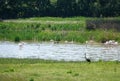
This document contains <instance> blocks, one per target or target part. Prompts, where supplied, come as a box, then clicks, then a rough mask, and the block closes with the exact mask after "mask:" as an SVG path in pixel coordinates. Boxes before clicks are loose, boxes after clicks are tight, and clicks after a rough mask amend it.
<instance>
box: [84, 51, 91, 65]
mask: <svg viewBox="0 0 120 81" xmlns="http://www.w3.org/2000/svg"><path fill="white" fill-rule="evenodd" d="M85 60H86V61H87V62H89V63H90V62H91V60H90V58H87V57H86V53H85Z"/></svg>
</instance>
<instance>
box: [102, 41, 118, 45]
mask: <svg viewBox="0 0 120 81" xmlns="http://www.w3.org/2000/svg"><path fill="white" fill-rule="evenodd" d="M104 45H106V46H116V45H118V42H116V41H115V40H109V41H106V42H105V43H104Z"/></svg>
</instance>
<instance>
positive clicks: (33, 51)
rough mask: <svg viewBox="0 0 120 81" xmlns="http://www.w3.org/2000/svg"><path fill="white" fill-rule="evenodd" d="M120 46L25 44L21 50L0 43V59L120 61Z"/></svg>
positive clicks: (8, 44) (14, 46)
mask: <svg viewBox="0 0 120 81" xmlns="http://www.w3.org/2000/svg"><path fill="white" fill-rule="evenodd" d="M119 48H120V46H118V47H112V48H106V47H104V46H101V45H88V46H87V47H86V46H85V45H79V44H52V43H26V44H25V45H24V46H23V47H22V48H21V49H20V47H19V46H18V44H16V43H13V42H9V41H7V42H0V57H1V58H40V59H45V60H65V61H85V55H84V54H85V53H86V55H87V58H90V59H91V60H93V61H98V60H105V61H108V60H111V61H113V60H120V55H119V54H120V51H119V50H120V49H119Z"/></svg>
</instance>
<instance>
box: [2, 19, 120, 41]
mask: <svg viewBox="0 0 120 81" xmlns="http://www.w3.org/2000/svg"><path fill="white" fill-rule="evenodd" d="M87 19H94V18H84V17H74V18H51V17H45V18H44V17H42V18H28V19H18V20H15V21H14V22H13V21H12V20H9V22H6V21H4V22H0V40H9V41H50V40H51V39H53V40H57V41H65V40H68V41H75V42H79V43H84V42H85V41H86V40H90V38H91V37H93V38H94V40H95V41H97V42H102V41H103V40H109V39H113V40H117V41H120V37H119V35H120V33H119V32H115V31H112V30H107V31H105V30H103V29H97V30H94V31H93V30H92V31H89V30H86V24H85V20H87ZM31 20H32V21H36V22H30V23H28V22H24V21H31ZM17 21H21V22H17ZM45 21H54V22H57V23H54V22H50V23H49V22H45ZM61 21H62V22H61ZM68 21H70V22H68ZM74 21H75V23H74ZM59 22H60V23H59ZM64 22H68V23H64Z"/></svg>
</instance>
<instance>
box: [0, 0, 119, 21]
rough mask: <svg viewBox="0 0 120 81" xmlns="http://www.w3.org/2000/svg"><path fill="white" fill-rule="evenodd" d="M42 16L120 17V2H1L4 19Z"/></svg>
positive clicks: (24, 0)
mask: <svg viewBox="0 0 120 81" xmlns="http://www.w3.org/2000/svg"><path fill="white" fill-rule="evenodd" d="M40 16H42V17H43V16H55V17H72V16H87V17H114V16H120V0H0V18H2V19H9V18H26V17H40Z"/></svg>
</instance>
